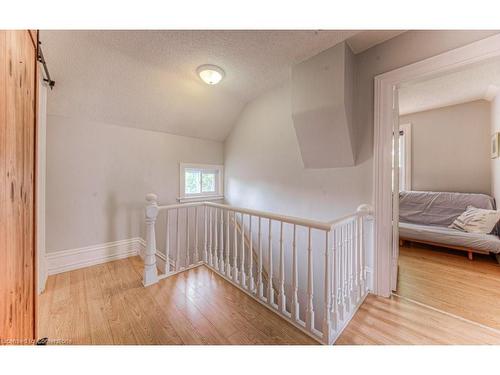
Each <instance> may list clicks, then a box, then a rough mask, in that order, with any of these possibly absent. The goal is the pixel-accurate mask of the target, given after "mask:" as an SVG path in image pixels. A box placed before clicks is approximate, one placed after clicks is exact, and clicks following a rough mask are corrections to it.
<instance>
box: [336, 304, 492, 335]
mask: <svg viewBox="0 0 500 375" xmlns="http://www.w3.org/2000/svg"><path fill="white" fill-rule="evenodd" d="M337 344H340V345H342V344H350V345H356V344H368V345H383V344H388V345H402V344H403V345H410V344H412V345H413V344H419V345H430V344H432V345H434V344H439V345H450V344H460V345H474V344H475V345H478V344H497V345H499V344H500V332H495V331H493V330H490V329H488V328H484V327H480V326H478V325H475V324H473V323H470V322H467V321H463V320H460V319H457V318H455V317H452V316H449V315H446V314H444V313H442V312H439V311H436V310H433V309H430V308H428V307H425V306H422V305H419V304H416V303H414V302H410V301H407V300H405V299H403V298H400V297H396V296H392V297H391V298H383V297H376V296H373V295H369V296H368V297H367V298H366V300H365V302H364V303H363V305H361V307H360V308H359V310H358V312H357V313H356V315H355V316H354V318H353V320H351V322H350V323H349V325H348V326H347V327H346V329H345V330H344V332H343V333H342V334H341V335H340V337H339V338H338V339H337Z"/></svg>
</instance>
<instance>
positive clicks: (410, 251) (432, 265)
mask: <svg viewBox="0 0 500 375" xmlns="http://www.w3.org/2000/svg"><path fill="white" fill-rule="evenodd" d="M396 293H397V295H399V296H401V297H404V298H408V299H411V300H414V301H417V302H420V303H422V304H425V305H428V306H430V307H433V308H436V309H439V310H442V311H445V312H447V313H451V314H454V315H457V316H459V317H462V318H465V319H468V320H470V321H473V322H476V323H480V324H483V325H485V326H488V327H491V328H494V329H498V330H500V264H498V263H497V262H496V260H495V259H494V258H492V257H490V256H488V255H480V254H474V260H473V261H470V260H468V259H467V254H466V253H465V252H461V251H453V250H448V249H444V248H439V247H434V246H426V245H420V244H411V243H406V244H405V245H404V246H401V247H400V256H399V275H398V286H397V291H396Z"/></svg>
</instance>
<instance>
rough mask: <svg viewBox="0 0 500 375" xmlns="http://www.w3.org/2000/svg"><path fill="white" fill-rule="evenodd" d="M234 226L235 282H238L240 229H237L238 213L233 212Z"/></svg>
mask: <svg viewBox="0 0 500 375" xmlns="http://www.w3.org/2000/svg"><path fill="white" fill-rule="evenodd" d="M233 224H234V234H233V236H234V238H233V242H234V249H233V281H234V282H235V283H237V282H238V229H237V228H236V212H233Z"/></svg>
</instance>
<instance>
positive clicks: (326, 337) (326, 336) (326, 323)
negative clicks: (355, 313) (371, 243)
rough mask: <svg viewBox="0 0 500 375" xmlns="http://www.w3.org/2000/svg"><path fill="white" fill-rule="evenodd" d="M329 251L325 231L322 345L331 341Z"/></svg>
mask: <svg viewBox="0 0 500 375" xmlns="http://www.w3.org/2000/svg"><path fill="white" fill-rule="evenodd" d="M330 273H331V269H330V249H329V248H328V232H326V231H325V286H324V300H323V306H324V313H323V327H322V328H323V343H325V344H327V345H328V344H330V339H331V324H330V323H331V322H330V318H331V316H330V310H331V295H330V276H331V275H330Z"/></svg>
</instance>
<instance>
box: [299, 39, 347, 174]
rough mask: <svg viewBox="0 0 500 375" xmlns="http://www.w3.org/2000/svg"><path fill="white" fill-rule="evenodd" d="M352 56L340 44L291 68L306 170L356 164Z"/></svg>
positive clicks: (344, 46) (345, 46)
mask: <svg viewBox="0 0 500 375" xmlns="http://www.w3.org/2000/svg"><path fill="white" fill-rule="evenodd" d="M353 89H354V55H353V53H352V51H351V49H350V48H349V46H348V45H347V44H346V43H345V42H342V43H340V44H337V45H335V46H334V47H332V48H329V49H327V50H325V51H323V52H321V53H320V54H318V55H316V56H314V57H312V58H310V59H308V60H306V61H304V62H301V63H299V64H296V65H295V66H293V67H292V118H293V123H294V127H295V133H296V135H297V140H298V143H299V147H300V152H301V155H302V161H303V163H304V166H305V168H336V167H348V166H353V165H355V151H354V147H353V144H354V142H353V118H352V117H353V115H352V107H353Z"/></svg>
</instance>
